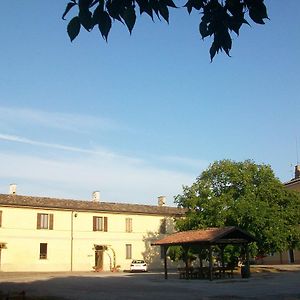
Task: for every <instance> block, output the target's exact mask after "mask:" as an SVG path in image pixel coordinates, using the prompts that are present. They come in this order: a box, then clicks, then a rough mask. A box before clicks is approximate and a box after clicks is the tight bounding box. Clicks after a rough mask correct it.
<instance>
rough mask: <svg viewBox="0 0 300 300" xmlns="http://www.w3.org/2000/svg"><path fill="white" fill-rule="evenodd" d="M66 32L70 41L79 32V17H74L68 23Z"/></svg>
mask: <svg viewBox="0 0 300 300" xmlns="http://www.w3.org/2000/svg"><path fill="white" fill-rule="evenodd" d="M67 32H68V35H69V37H70V40H71V42H72V41H73V40H74V39H75V38H76V37H77V35H78V34H79V32H80V21H79V17H74V18H73V19H72V20H71V21H70V22H69V24H68V27H67Z"/></svg>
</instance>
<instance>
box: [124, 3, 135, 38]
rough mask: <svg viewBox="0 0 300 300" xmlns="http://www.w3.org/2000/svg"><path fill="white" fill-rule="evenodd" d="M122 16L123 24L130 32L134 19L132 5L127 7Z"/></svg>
mask: <svg viewBox="0 0 300 300" xmlns="http://www.w3.org/2000/svg"><path fill="white" fill-rule="evenodd" d="M122 18H123V19H124V21H125V24H126V26H127V28H128V30H129V32H130V34H131V32H132V29H133V27H134V25H135V20H136V15H135V10H134V7H133V6H129V7H127V8H126V9H125V10H124V12H123V14H122Z"/></svg>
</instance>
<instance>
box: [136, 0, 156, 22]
mask: <svg viewBox="0 0 300 300" xmlns="http://www.w3.org/2000/svg"><path fill="white" fill-rule="evenodd" d="M136 2H137V4H138V5H139V7H140V14H142V13H144V12H145V13H146V14H148V15H149V16H150V17H151V19H152V20H153V12H152V8H151V7H150V4H149V2H148V0H136Z"/></svg>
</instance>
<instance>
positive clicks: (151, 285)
mask: <svg viewBox="0 0 300 300" xmlns="http://www.w3.org/2000/svg"><path fill="white" fill-rule="evenodd" d="M0 291H1V292H2V294H3V295H4V294H8V293H12V292H14V293H16V292H22V291H25V293H26V295H27V296H28V297H45V296H47V297H53V299H84V300H89V299H107V300H110V299H159V298H163V299H164V300H169V299H170V300H171V299H172V300H174V299H183V300H186V299H203V300H204V299H205V300H209V299H284V300H294V299H300V271H299V269H297V268H296V269H293V270H289V271H287V270H282V271H281V272H280V271H278V272H263V273H255V274H253V276H252V277H251V278H249V279H242V278H240V277H239V276H235V278H233V279H223V280H215V281H212V282H210V281H207V280H184V279H179V277H178V274H176V273H171V274H170V276H169V279H168V280H165V279H164V278H163V274H162V273H160V272H148V273H123V272H119V273H94V272H90V273H82V272H80V273H76V272H72V273H0Z"/></svg>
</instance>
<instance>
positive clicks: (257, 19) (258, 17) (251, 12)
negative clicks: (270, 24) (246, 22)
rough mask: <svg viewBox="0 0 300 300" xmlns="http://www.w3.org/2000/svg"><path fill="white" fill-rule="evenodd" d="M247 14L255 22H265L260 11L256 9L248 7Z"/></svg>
mask: <svg viewBox="0 0 300 300" xmlns="http://www.w3.org/2000/svg"><path fill="white" fill-rule="evenodd" d="M249 16H250V18H251V19H252V20H253V21H254V22H255V23H257V24H262V25H263V24H265V22H264V20H263V18H262V16H261V13H260V12H259V11H258V10H256V9H249Z"/></svg>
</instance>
